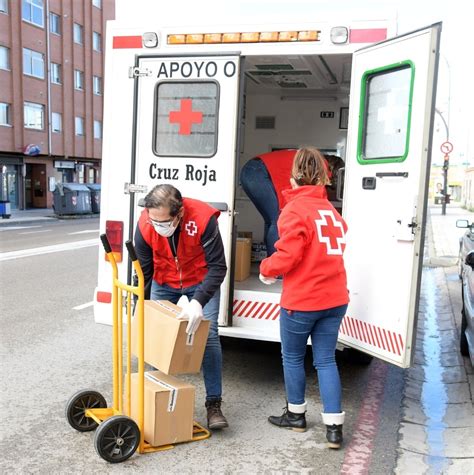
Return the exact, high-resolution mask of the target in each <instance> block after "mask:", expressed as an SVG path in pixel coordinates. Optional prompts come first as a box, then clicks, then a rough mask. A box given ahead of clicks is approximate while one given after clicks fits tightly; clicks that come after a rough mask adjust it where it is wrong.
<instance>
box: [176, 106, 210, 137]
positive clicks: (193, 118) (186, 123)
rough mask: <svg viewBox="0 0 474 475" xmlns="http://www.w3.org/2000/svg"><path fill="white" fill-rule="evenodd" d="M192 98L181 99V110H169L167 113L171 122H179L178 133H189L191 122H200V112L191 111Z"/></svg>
mask: <svg viewBox="0 0 474 475" xmlns="http://www.w3.org/2000/svg"><path fill="white" fill-rule="evenodd" d="M192 109H193V101H192V99H181V110H179V111H171V112H170V115H169V119H170V123H171V124H176V123H177V124H179V132H178V133H179V134H180V135H190V134H191V126H192V124H201V123H202V112H196V111H193V110H192Z"/></svg>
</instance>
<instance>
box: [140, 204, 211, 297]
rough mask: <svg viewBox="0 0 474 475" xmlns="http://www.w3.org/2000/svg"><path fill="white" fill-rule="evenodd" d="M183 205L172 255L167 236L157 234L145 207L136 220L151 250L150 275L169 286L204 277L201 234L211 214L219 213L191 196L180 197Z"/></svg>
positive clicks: (178, 286)
mask: <svg viewBox="0 0 474 475" xmlns="http://www.w3.org/2000/svg"><path fill="white" fill-rule="evenodd" d="M183 208H184V215H183V218H182V219H181V223H180V226H181V228H180V235H179V243H178V249H177V253H176V258H175V257H174V256H173V252H172V251H171V247H170V244H169V242H168V238H166V237H163V236H160V235H159V234H158V233H157V232H156V231H155V230H154V229H153V226H152V225H151V224H150V223H149V222H148V210H146V209H144V210H143V211H142V214H141V215H140V219H139V221H138V226H139V228H140V232H141V233H142V236H143V239H144V240H145V242H146V243H147V244H148V245H149V246H150V247H151V248H152V250H153V265H154V272H153V279H154V280H156V282H158V284H160V285H163V284H167V285H169V286H170V287H173V288H181V287H190V286H192V285H196V284H199V283H200V282H202V281H203V280H204V277H205V276H206V274H207V272H208V269H207V262H206V258H205V254H204V249H203V247H202V244H201V238H202V234H203V233H204V231H205V229H206V227H207V225H208V223H209V220H210V219H211V217H212V216H215V217H216V218H217V217H218V216H219V214H220V212H219V211H218V210H217V209H215V208H212V207H211V206H209V205H208V204H206V203H203V202H202V201H198V200H194V199H192V198H183Z"/></svg>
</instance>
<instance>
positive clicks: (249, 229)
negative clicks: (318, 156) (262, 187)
mask: <svg viewBox="0 0 474 475" xmlns="http://www.w3.org/2000/svg"><path fill="white" fill-rule="evenodd" d="M351 65H352V55H351V54H341V55H335V54H329V55H299V56H298V55H295V56H276V55H273V56H247V57H246V58H245V62H244V78H245V84H244V101H243V102H244V103H243V111H242V120H241V127H240V144H239V145H240V146H239V149H240V157H239V164H238V171H237V173H238V176H237V188H236V195H235V196H236V199H235V207H236V211H237V215H236V216H235V225H236V230H237V233H238V234H237V236H240V238H244V237H247V238H248V239H249V238H250V239H251V240H252V250H251V251H250V253H251V258H252V259H251V267H250V274H249V275H248V276H247V272H246V271H245V267H246V265H245V262H243V261H245V260H247V259H248V241H247V243H246V245H245V246H243V245H242V243H241V244H240V245H239V241H242V239H239V238H238V239H237V243H236V252H235V268H236V272H235V273H234V289H236V290H256V291H264V292H280V291H281V280H279V281H277V283H276V284H275V285H272V286H267V285H264V284H262V283H261V282H260V281H259V279H258V274H259V260H261V258H262V257H264V256H265V255H266V252H265V249H264V245H263V242H264V221H263V218H262V217H261V215H260V214H259V212H258V211H257V209H256V208H255V206H254V204H253V203H252V201H250V199H249V198H248V196H247V195H246V193H245V191H244V190H243V189H242V186H241V183H240V178H239V177H240V170H241V169H242V166H243V165H244V164H245V163H246V162H247V161H248V160H251V159H252V158H254V157H256V156H258V155H259V154H262V153H266V152H270V151H273V150H278V149H283V148H294V149H297V148H299V147H301V146H304V145H311V146H315V147H317V148H318V149H319V150H321V151H322V152H323V153H326V154H331V155H337V156H339V157H341V158H342V159H345V147H346V137H347V118H348V105H349V90H350V80H351ZM333 205H334V206H335V207H336V208H339V210H340V209H341V207H342V202H338V203H335V202H333ZM242 260H243V261H242ZM242 270H243V271H242Z"/></svg>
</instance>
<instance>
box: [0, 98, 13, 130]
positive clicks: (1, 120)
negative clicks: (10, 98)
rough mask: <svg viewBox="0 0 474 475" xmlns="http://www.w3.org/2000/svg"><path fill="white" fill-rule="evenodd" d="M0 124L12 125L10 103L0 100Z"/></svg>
mask: <svg viewBox="0 0 474 475" xmlns="http://www.w3.org/2000/svg"><path fill="white" fill-rule="evenodd" d="M0 125H11V123H10V104H6V103H5V102H0Z"/></svg>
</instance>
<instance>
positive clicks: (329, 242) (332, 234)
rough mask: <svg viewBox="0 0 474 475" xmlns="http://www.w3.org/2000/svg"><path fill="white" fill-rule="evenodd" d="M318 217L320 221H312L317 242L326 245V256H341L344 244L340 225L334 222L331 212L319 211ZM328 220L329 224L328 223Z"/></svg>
mask: <svg viewBox="0 0 474 475" xmlns="http://www.w3.org/2000/svg"><path fill="white" fill-rule="evenodd" d="M319 215H320V216H321V219H315V220H314V222H315V223H316V229H317V231H318V237H319V242H320V243H321V244H325V245H326V249H327V253H328V255H342V251H343V250H344V247H343V244H345V243H346V236H345V234H344V227H343V226H342V223H341V222H340V221H337V220H336V217H335V216H334V213H333V212H332V210H320V211H319ZM328 218H329V219H330V221H331V222H328ZM323 228H325V229H323ZM338 234H339V236H338Z"/></svg>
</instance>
